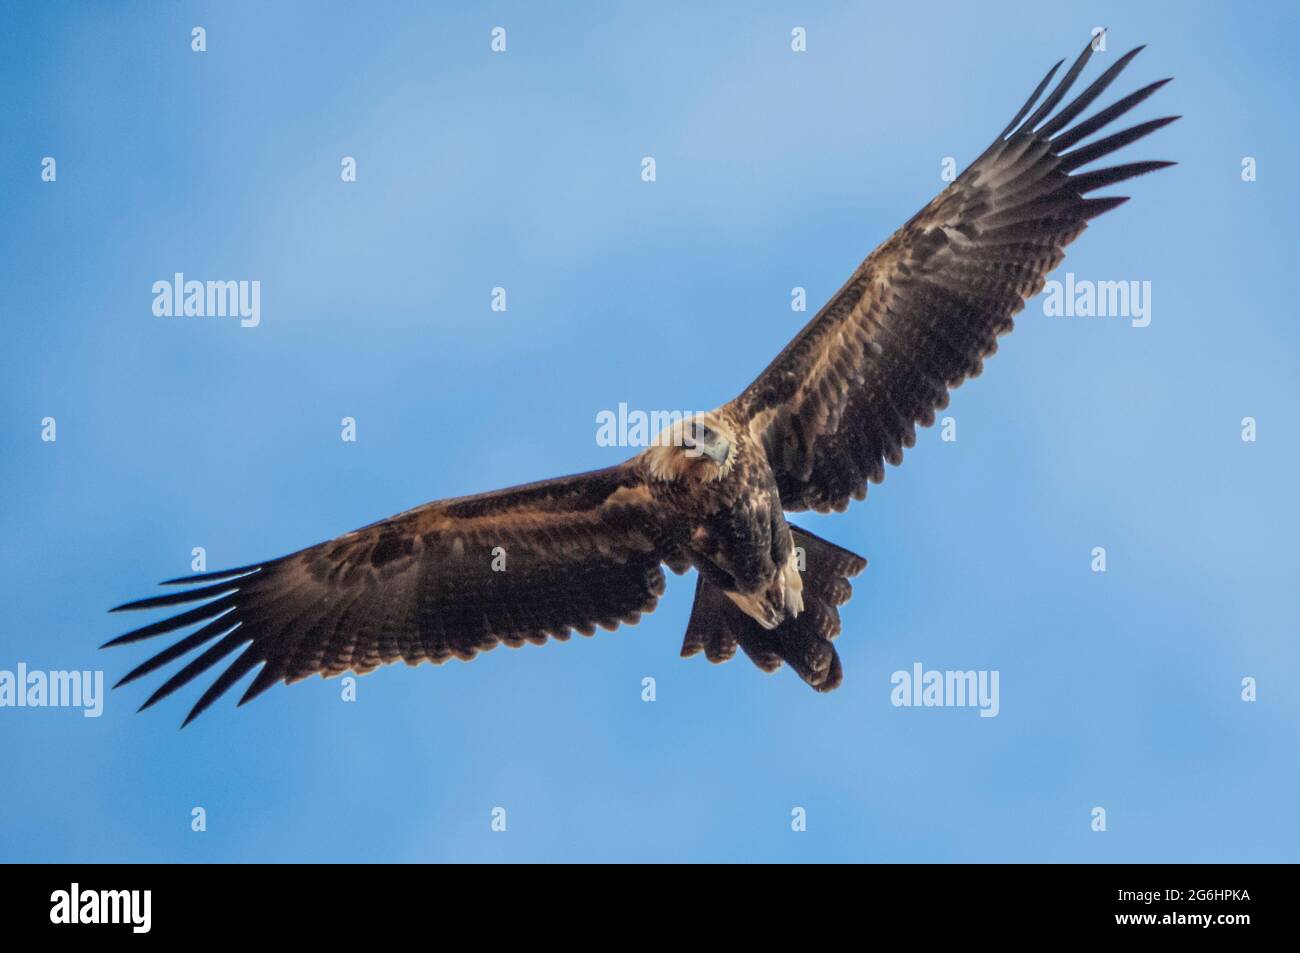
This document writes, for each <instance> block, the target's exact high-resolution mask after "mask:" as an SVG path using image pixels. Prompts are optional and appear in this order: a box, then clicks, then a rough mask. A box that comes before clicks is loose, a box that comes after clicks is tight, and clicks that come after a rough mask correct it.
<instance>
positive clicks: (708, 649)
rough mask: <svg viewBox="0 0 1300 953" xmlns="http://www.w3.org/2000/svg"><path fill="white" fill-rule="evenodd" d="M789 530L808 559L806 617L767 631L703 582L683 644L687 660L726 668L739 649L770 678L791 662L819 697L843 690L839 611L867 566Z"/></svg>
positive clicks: (831, 545)
mask: <svg viewBox="0 0 1300 953" xmlns="http://www.w3.org/2000/svg"><path fill="white" fill-rule="evenodd" d="M790 530H791V532H792V533H793V534H794V544H795V546H796V547H797V548H799V549H802V550H803V555H804V559H803V602H804V606H803V611H802V612H800V613H799V615H798V616H797V617H795V618H792V619H791V618H787V619H786V620H785V621H784V622H782V623H781V624H780V625H778V626H777V627H776V628H775V629H765V628H763V627H762V626H761V625H759V624H758V622H757V621H756V620H754V619H753V618H751V617H750V616H748V615H746V614H745V613H744V612H742V611H741V610H740V609H739V607H737V606H736V604H735V603H734V602H732V601H731V600H730V599H729V598H727V595H726V594H725V593H724V592H723V591H722V590H721V589H719V588H718V587H717V586H715V585H713V584H712V583H710V582H706V581H705V580H704V577H703V576H701V577H700V580H699V582H698V583H697V584H696V586H695V606H694V608H693V609H692V610H691V620H690V622H689V623H688V624H687V626H686V639H685V641H684V642H683V643H682V657H683V658H689V657H690V656H692V655H696V654H698V653H700V652H703V653H704V657H705V658H707V659H708V660H709V661H710V662H725V661H727V659H729V658H731V657H732V656H733V655H735V654H736V647H737V646H739V647H740V648H741V649H742V650H743V651H744V653H745V654H746V655H748V656H749V658H750V660H751V661H752V662H753V663H754V664H755V665H757V666H758V667H759V668H761V669H762V670H763V671H765V672H775V671H776V670H777V669H778V668H780V667H781V663H782V662H787V663H789V665H790V667H791V668H792V669H794V670H795V671H796V672H798V673H799V677H800V678H802V679H803V680H804V681H805V682H807V683H808V684H809V685H811V686H812V687H813V688H815V689H817V691H819V692H829V691H830V690H831V689H833V688H837V687H839V684H840V682H841V681H843V680H844V669H843V667H842V666H841V665H840V657H839V654H838V653H837V652H836V651H835V646H834V644H833V643H832V642H831V640H832V639H834V638H835V636H837V635H839V634H840V611H839V606H842V605H843V604H844V603H846V602H848V601H849V596H850V595H852V593H853V586H852V585H851V584H850V583H849V579H851V578H852V577H853V576H856V575H857V574H858V573H860V572H862V570H863V569H865V568H866V565H867V561H866V560H865V559H863V558H862V557H861V556H858V555H855V554H854V553H851V552H849V551H848V550H847V549H844V548H843V547H840V546H836V545H835V544H834V543H831V542H827V541H826V540H824V539H822V538H821V537H820V536H816V535H814V534H813V533H810V532H808V531H807V530H806V529H801V528H800V527H798V526H791V527H790Z"/></svg>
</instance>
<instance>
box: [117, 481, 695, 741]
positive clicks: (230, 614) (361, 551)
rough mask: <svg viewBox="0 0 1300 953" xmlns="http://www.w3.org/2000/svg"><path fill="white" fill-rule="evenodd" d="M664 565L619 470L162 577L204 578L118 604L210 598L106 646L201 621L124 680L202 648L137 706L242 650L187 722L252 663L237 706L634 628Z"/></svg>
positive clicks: (463, 501) (414, 513) (439, 506)
mask: <svg viewBox="0 0 1300 953" xmlns="http://www.w3.org/2000/svg"><path fill="white" fill-rule="evenodd" d="M664 559H668V561H669V562H670V564H671V563H674V562H675V561H676V558H675V557H673V556H672V552H671V544H669V543H668V542H667V541H666V537H665V536H664V535H663V533H662V531H661V526H660V524H659V522H658V521H657V520H656V515H655V509H654V505H653V503H652V501H651V499H650V495H649V492H648V490H647V489H646V487H645V486H644V485H643V484H642V483H641V482H640V479H639V477H637V476H636V473H635V471H634V470H633V469H631V468H630V467H627V466H617V467H611V468H608V469H605V470H597V471H593V472H591V473H584V474H580V475H578V476H572V477H562V478H559V479H555V480H547V481H543V482H541V483H533V484H529V485H527V486H520V487H513V488H511V489H507V490H499V491H497V492H493V493H485V494H482V495H479V496H470V497H463V498H460V499H454V500H443V501H438V502H434V503H428V504H426V505H424V506H421V507H418V508H416V509H413V510H409V511H407V512H405V513H401V514H398V515H397V516H393V517H391V518H389V519H386V520H383V521H381V522H378V523H374V524H372V525H370V526H367V527H365V528H364V529H359V530H357V531H356V532H353V533H348V534H346V535H344V536H340V537H338V538H337V539H333V540H330V541H329V542H327V543H321V544H319V545H317V546H312V547H310V548H309V549H304V550H302V551H301V552H297V553H293V554H292V555H289V556H284V557H282V558H280V559H274V560H271V561H269V562H265V563H260V564H257V565H253V566H245V567H243V568H241V569H234V570H228V571H226V572H214V573H206V574H203V575H198V576H190V577H188V578H184V579H176V580H171V582H170V583H167V584H181V585H187V584H194V583H198V584H201V585H199V586H198V588H191V589H188V590H186V591H184V592H178V593H174V594H169V595H164V596H157V597H154V598H150V599H141V600H139V601H137V602H130V603H127V604H126V605H123V606H119V607H118V609H115V610H114V611H120V610H123V609H153V608H159V607H163V606H166V607H171V606H177V605H182V604H184V603H190V602H197V601H200V600H210V601H207V602H205V604H203V605H201V606H199V607H198V608H195V609H190V610H189V611H186V612H182V613H181V614H179V615H176V616H173V617H171V618H168V619H164V620H162V621H160V622H155V623H153V624H151V625H146V626H144V627H142V628H139V629H136V630H134V631H132V632H128V633H126V634H125V635H122V636H119V637H118V638H116V639H113V640H112V641H111V642H109V643H107V644H108V645H120V644H123V643H126V642H136V641H138V640H140V639H146V638H150V637H152V636H156V635H162V634H164V633H169V632H175V631H177V630H180V629H183V628H185V627H187V626H192V625H201V627H200V628H199V629H198V630H197V631H195V632H193V633H192V634H190V635H187V636H185V637H184V638H182V639H180V641H178V642H176V643H175V644H174V645H172V646H170V647H168V648H166V649H164V650H163V651H162V652H160V653H158V654H157V655H155V656H154V657H153V658H151V659H149V660H148V661H146V662H144V663H143V664H142V665H140V666H139V667H137V668H136V669H134V670H133V671H132V672H130V673H129V674H128V675H126V677H125V678H123V679H122V680H121V682H119V683H118V684H119V685H121V684H124V683H126V682H130V681H133V680H134V679H137V678H139V677H140V676H142V675H145V674H147V673H149V672H152V671H154V670H155V669H157V668H159V667H161V666H163V665H165V664H167V663H168V662H171V661H173V660H175V659H178V658H180V657H181V656H182V655H185V654H186V653H188V652H191V651H194V650H196V649H199V648H200V647H202V646H204V645H206V644H207V643H209V642H212V643H213V644H212V645H210V646H208V648H207V649H206V650H205V651H204V652H203V653H202V654H201V655H199V656H198V657H197V658H195V659H194V660H193V661H191V662H190V663H189V664H188V665H186V666H185V667H184V668H182V669H181V670H180V671H178V672H176V674H175V675H173V676H172V677H171V678H170V679H169V680H168V681H167V682H166V683H165V684H163V685H162V687H161V688H159V689H158V690H157V691H156V692H154V694H153V695H152V696H150V698H149V699H148V701H146V702H145V703H144V705H143V706H142V708H147V707H149V706H150V705H152V704H153V703H154V702H156V701H158V700H159V699H161V698H164V697H166V696H167V695H170V694H171V693H172V692H173V691H175V690H176V689H177V688H179V687H181V686H182V685H184V684H186V683H188V682H189V681H191V680H193V679H195V678H197V677H198V676H199V675H201V674H202V673H204V672H205V671H207V670H208V669H210V668H212V667H213V666H214V665H217V664H218V663H219V662H221V661H222V660H223V659H225V658H227V657H228V656H230V655H231V654H232V653H234V652H236V651H237V650H239V649H240V648H243V651H242V653H240V654H239V655H238V656H236V657H235V659H234V661H233V662H231V663H230V665H229V666H228V667H227V668H226V669H225V670H224V671H223V672H222V673H221V674H220V675H219V676H218V677H217V679H216V680H215V681H214V682H213V683H212V685H211V686H210V687H209V688H208V689H207V691H205V692H204V693H203V695H202V697H200V698H199V700H198V702H197V704H195V706H194V708H193V710H192V711H191V712H190V714H189V716H188V717H187V718H186V719H185V723H186V724H188V723H189V722H190V721H191V720H193V719H194V717H195V716H196V715H198V714H199V713H200V712H202V711H203V710H204V709H205V708H207V707H208V706H209V705H210V704H212V702H214V701H215V700H216V699H217V698H218V697H219V696H220V695H221V694H222V693H223V692H225V691H226V690H227V689H229V688H230V686H231V685H233V684H234V683H235V682H236V681H238V680H239V679H240V678H241V677H242V676H244V675H246V674H248V673H249V672H251V671H252V670H253V669H254V668H256V667H257V666H258V665H261V666H262V669H261V671H260V672H259V673H258V674H257V676H256V677H255V678H254V679H253V681H252V683H251V684H250V685H249V687H248V690H247V691H246V692H245V693H244V696H243V698H242V699H241V700H240V704H243V703H244V702H246V701H249V700H250V699H252V698H254V697H255V696H257V695H259V694H261V693H262V692H263V691H265V690H266V689H267V688H269V687H270V686H271V685H273V684H274V683H275V682H277V681H280V680H283V681H284V682H285V683H290V682H294V681H297V680H298V679H302V678H306V677H307V676H308V675H310V674H312V673H314V672H319V673H321V674H322V675H336V674H339V673H341V672H343V671H346V670H348V669H351V670H352V671H354V672H358V673H361V672H368V671H370V670H371V669H374V668H376V667H377V666H379V665H383V664H386V663H388V662H394V661H396V660H398V659H402V660H404V661H405V662H407V663H408V664H410V665H416V664H419V663H420V662H421V661H423V660H425V659H429V660H430V661H433V662H437V663H441V662H443V661H446V660H447V659H449V658H451V657H452V656H455V657H457V658H461V659H466V660H468V659H471V658H473V657H474V656H475V655H476V654H477V653H478V652H480V651H486V650H488V649H491V648H493V647H495V646H496V645H497V643H498V642H505V643H506V644H507V645H511V646H519V645H522V644H523V643H525V642H533V643H537V644H540V643H542V642H545V641H546V639H547V637H548V636H551V637H554V638H557V639H567V638H568V637H569V630H570V629H577V630H578V631H579V632H581V633H582V634H584V635H591V634H593V633H594V632H595V628H596V626H601V627H603V628H606V629H614V628H616V627H617V626H618V625H619V623H623V622H627V623H631V622H635V621H637V619H638V618H640V616H641V614H642V613H644V612H650V611H651V610H652V609H654V607H655V603H656V601H657V600H658V597H659V596H660V594H662V592H663V589H664V574H663V570H662V568H661V561H663V560H664Z"/></svg>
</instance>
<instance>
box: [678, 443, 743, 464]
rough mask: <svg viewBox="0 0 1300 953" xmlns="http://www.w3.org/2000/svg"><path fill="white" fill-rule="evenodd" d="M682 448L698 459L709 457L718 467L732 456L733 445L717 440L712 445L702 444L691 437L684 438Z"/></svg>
mask: <svg viewBox="0 0 1300 953" xmlns="http://www.w3.org/2000/svg"><path fill="white" fill-rule="evenodd" d="M682 446H683V447H685V448H686V450H687V452H688V453H690V455H692V456H696V457H708V458H709V459H710V460H712V461H713V462H714V463H716V464H717V465H718V466H722V465H723V464H724V463H726V462H727V457H729V456H731V445H730V444H729V443H727V442H726V441H725V440H717V441H714V442H713V443H711V444H706V443H700V442H699V441H697V440H695V439H693V438H691V437H683V438H682Z"/></svg>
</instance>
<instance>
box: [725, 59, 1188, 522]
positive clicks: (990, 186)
mask: <svg viewBox="0 0 1300 953" xmlns="http://www.w3.org/2000/svg"><path fill="white" fill-rule="evenodd" d="M1140 49H1141V47H1139V48H1138V49H1137V50H1133V51H1132V52H1130V53H1127V54H1126V55H1124V56H1122V57H1120V58H1119V59H1118V60H1116V62H1115V63H1114V65H1112V66H1111V67H1110V68H1109V69H1107V70H1106V71H1105V72H1104V73H1103V74H1102V75H1101V76H1100V77H1099V78H1098V79H1097V80H1096V82H1094V83H1093V84H1092V85H1091V86H1089V87H1088V88H1087V89H1085V90H1084V91H1083V92H1082V93H1081V94H1080V95H1079V96H1078V98H1076V99H1075V100H1074V101H1072V102H1071V103H1069V105H1067V106H1064V107H1063V108H1062V109H1061V110H1060V111H1059V112H1057V113H1056V114H1055V115H1052V112H1053V110H1054V109H1055V108H1056V107H1057V105H1058V104H1059V103H1060V102H1061V100H1062V98H1063V97H1064V96H1065V94H1066V92H1067V91H1068V90H1069V89H1070V86H1071V85H1072V84H1073V83H1074V80H1075V79H1076V78H1077V77H1078V75H1079V74H1080V73H1081V72H1082V70H1083V67H1084V65H1085V64H1086V63H1087V62H1088V58H1089V56H1090V55H1091V53H1092V46H1091V44H1089V46H1088V47H1086V48H1085V49H1084V51H1083V53H1082V54H1081V55H1080V56H1079V58H1078V59H1077V60H1076V61H1075V63H1074V65H1073V66H1071V67H1070V69H1069V71H1068V72H1067V73H1066V75H1065V77H1064V78H1063V79H1062V80H1061V83H1060V85H1058V86H1057V87H1056V88H1055V89H1054V90H1053V91H1052V92H1051V93H1050V94H1049V95H1048V96H1047V98H1046V99H1044V100H1043V103H1042V105H1041V106H1039V107H1038V108H1037V109H1036V110H1035V111H1034V112H1033V114H1032V115H1028V114H1029V110H1030V109H1031V108H1033V105H1034V103H1035V102H1036V101H1037V100H1038V97H1039V96H1041V95H1042V93H1043V91H1044V90H1045V89H1046V88H1047V85H1048V83H1049V82H1050V81H1051V79H1052V77H1053V76H1054V75H1055V73H1056V70H1057V69H1058V68H1059V67H1060V65H1061V64H1060V63H1057V64H1056V66H1055V67H1053V68H1052V71H1051V72H1049V73H1048V74H1047V76H1046V77H1045V78H1044V79H1043V81H1042V82H1041V83H1040V84H1039V85H1038V88H1037V89H1036V90H1034V93H1033V95H1032V96H1031V97H1030V98H1029V101H1028V102H1027V103H1025V105H1024V106H1023V107H1022V108H1021V110H1020V112H1019V113H1017V115H1016V117H1015V119H1013V120H1012V121H1011V124H1010V125H1009V126H1007V128H1006V129H1005V130H1004V131H1003V133H1002V135H1001V136H999V137H998V138H997V139H996V140H995V141H994V142H993V144H992V145H991V146H989V148H988V149H987V150H986V151H985V152H984V154H983V155H981V156H980V157H979V158H978V159H976V160H975V161H974V162H973V163H972V164H971V166H970V168H968V169H966V170H965V171H964V172H963V173H962V174H961V175H960V176H959V177H958V178H957V179H956V181H954V182H953V183H952V184H951V185H950V186H948V188H946V189H944V190H943V192H941V193H940V194H939V195H938V196H937V197H936V198H935V199H934V200H933V201H932V202H930V204H929V205H927V206H926V207H925V208H924V209H922V210H921V211H920V212H919V213H917V215H916V216H914V217H913V218H912V220H911V221H909V222H907V224H905V225H904V226H903V227H902V228H900V229H899V230H898V231H897V232H896V233H894V235H893V236H892V237H891V238H890V239H889V240H888V241H886V242H885V243H884V244H882V245H881V246H880V247H879V248H877V249H876V250H875V251H874V252H872V253H871V255H870V256H869V257H868V258H867V259H866V261H864V262H863V263H862V264H861V266H859V268H858V270H857V271H856V272H855V273H854V274H853V276H852V277H851V278H850V279H849V281H848V283H847V284H845V285H844V287H843V288H841V289H840V290H839V292H837V293H836V295H835V296H834V297H833V298H832V299H831V300H830V301H829V302H827V304H826V306H825V307H823V308H822V309H821V311H819V312H818V313H817V315H816V317H814V318H813V319H812V320H811V321H810V322H809V323H808V325H807V326H806V327H804V329H803V330H802V331H800V332H799V334H798V335H797V336H796V337H795V339H794V340H793V341H791V342H790V344H789V346H787V347H786V348H785V350H784V351H782V352H781V353H780V355H778V356H777V358H776V360H774V361H773V362H772V363H771V365H769V366H768V368H767V369H766V370H765V371H763V373H762V374H761V375H759V377H758V379H757V380H755V381H754V383H753V384H751V385H750V386H749V387H748V388H747V389H746V390H745V392H744V393H743V394H741V395H740V397H738V398H737V399H736V400H735V401H733V402H732V406H733V407H734V408H735V409H736V410H737V411H738V413H739V415H740V416H741V417H742V418H743V419H746V420H748V421H749V427H750V432H751V433H752V434H754V436H755V437H756V438H757V439H758V440H760V441H761V442H762V443H763V445H764V446H765V447H766V449H767V455H768V459H769V461H770V463H771V465H772V469H773V471H774V473H775V475H776V481H777V487H778V489H779V490H780V493H781V502H782V503H783V504H784V505H785V507H786V509H788V510H805V509H814V510H819V511H823V512H824V511H827V510H842V509H844V508H845V507H846V506H847V505H848V502H849V500H850V499H858V500H860V499H862V498H863V497H864V496H866V492H867V482H868V481H871V482H874V483H879V482H880V481H881V480H882V479H883V478H884V464H885V463H891V464H894V465H897V464H899V463H901V462H902V459H903V448H905V447H910V446H912V445H913V444H914V443H915V442H916V425H917V424H918V423H920V424H922V425H925V426H928V425H930V424H932V423H933V422H934V415H935V411H936V410H939V409H942V408H943V407H945V406H946V405H947V403H948V391H949V389H950V388H953V387H956V386H957V385H958V384H960V383H961V382H962V381H963V380H965V379H966V378H968V377H974V376H975V375H977V374H978V373H979V372H980V369H981V367H982V366H983V362H984V359H985V358H986V357H988V356H989V355H990V354H992V353H993V352H994V351H995V350H996V348H997V338H998V335H1000V334H1004V333H1006V332H1007V331H1009V330H1011V318H1012V315H1014V314H1015V313H1016V312H1017V311H1019V310H1020V309H1021V308H1023V307H1024V305H1025V301H1026V300H1027V299H1029V298H1030V297H1032V296H1033V295H1035V294H1037V293H1038V292H1039V291H1040V290H1041V289H1042V287H1043V281H1044V279H1045V277H1046V276H1047V274H1048V272H1050V271H1051V270H1052V269H1053V268H1055V267H1056V266H1057V265H1058V264H1060V261H1061V259H1062V258H1063V257H1064V254H1065V251H1064V249H1065V246H1066V245H1068V244H1069V243H1070V242H1072V241H1074V239H1075V238H1077V237H1078V236H1079V235H1080V234H1081V233H1082V232H1083V230H1084V228H1086V227H1087V224H1088V221H1089V220H1090V219H1092V218H1094V217H1096V216H1097V215H1100V214H1101V213H1102V212H1105V211H1107V210H1109V209H1112V208H1114V207H1115V206H1116V205H1119V204H1120V203H1121V202H1123V201H1125V199H1123V198H1091V199H1090V198H1085V197H1084V196H1086V195H1088V194H1089V193H1090V192H1093V191H1095V190H1097V189H1100V188H1103V187H1105V186H1108V185H1112V184H1114V183H1116V182H1121V181H1123V180H1125V179H1128V178H1131V177H1133V176H1136V175H1141V174H1143V173H1144V172H1150V171H1152V170H1155V169H1159V168H1163V167H1164V166H1167V165H1171V164H1172V163H1169V162H1133V163H1129V164H1125V165H1115V166H1111V167H1109V168H1103V169H1097V170H1095V171H1078V170H1079V169H1081V167H1083V166H1086V165H1088V164H1089V163H1091V162H1093V161H1094V160H1096V159H1100V158H1102V157H1103V156H1107V155H1109V154H1110V153H1112V152H1114V151H1115V150H1116V149H1119V148H1120V147H1121V146H1125V145H1127V144H1128V143H1130V142H1133V141H1135V140H1137V139H1140V138H1141V137H1142V136H1145V135H1146V134H1147V133H1150V132H1153V131H1154V130H1156V129H1158V128H1160V127H1161V126H1163V125H1165V124H1166V123H1169V122H1172V121H1173V119H1175V118H1177V117H1168V118H1164V119H1154V120H1151V121H1149V122H1144V123H1139V124H1138V125H1136V126H1133V127H1132V128H1129V129H1125V130H1122V131H1120V132H1117V133H1115V134H1113V135H1111V136H1107V137H1105V138H1103V139H1099V140H1097V141H1095V142H1092V143H1089V144H1087V145H1079V143H1080V142H1082V141H1083V140H1084V139H1086V138H1087V137H1088V136H1091V135H1092V134H1093V133H1095V132H1097V131H1098V130H1100V129H1102V128H1103V127H1105V126H1106V125H1108V124H1109V123H1110V122H1112V121H1113V120H1115V119H1117V118H1118V117H1120V116H1122V115H1123V114H1124V113H1126V112H1128V111H1129V110H1130V109H1131V108H1133V107H1134V106H1136V105H1137V104H1138V103H1140V102H1142V100H1144V99H1146V98H1147V96H1149V95H1151V93H1153V92H1155V91H1156V90H1157V89H1158V88H1159V87H1161V86H1162V85H1164V83H1165V82H1168V80H1164V81H1161V82H1158V83H1152V84H1151V85H1149V86H1145V87H1143V88H1142V89H1139V90H1138V91H1137V92H1134V93H1131V94H1129V95H1128V96H1125V97H1124V98H1123V99H1120V100H1119V101H1118V102H1116V103H1115V104H1114V105H1112V106H1109V107H1107V108H1105V109H1102V110H1100V111H1099V112H1097V113H1096V114H1095V115H1093V116H1091V117H1089V118H1088V119H1085V120H1083V121H1081V122H1078V123H1075V119H1076V118H1077V117H1078V116H1079V115H1080V114H1081V113H1082V112H1083V111H1084V110H1085V109H1086V108H1088V106H1090V105H1091V104H1092V102H1093V101H1094V100H1095V99H1096V98H1097V97H1098V96H1099V95H1100V94H1101V93H1102V92H1103V91H1104V90H1105V89H1106V87H1107V86H1109V85H1110V83H1111V81H1112V80H1114V79H1115V77H1116V76H1117V75H1118V74H1119V72H1120V70H1122V69H1123V68H1124V67H1125V66H1126V65H1127V64H1128V62H1129V61H1130V60H1131V59H1132V58H1133V57H1134V56H1135V55H1136V54H1137V53H1138V51H1139V50H1140ZM1026 116H1028V118H1026ZM1021 120H1023V122H1022V121H1021Z"/></svg>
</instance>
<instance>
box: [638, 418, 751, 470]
mask: <svg viewBox="0 0 1300 953" xmlns="http://www.w3.org/2000/svg"><path fill="white" fill-rule="evenodd" d="M735 449H736V439H735V436H734V434H733V433H732V431H731V427H730V426H728V425H727V424H726V423H725V422H724V421H722V420H720V419H719V418H718V417H717V416H715V415H714V414H712V413H708V414H692V415H690V416H688V417H683V418H682V419H681V420H677V421H674V422H673V424H672V425H671V426H669V427H665V428H664V429H663V430H661V431H659V433H657V434H656V435H655V438H654V441H653V442H652V443H651V445H650V448H649V449H648V450H646V452H645V461H646V466H647V467H648V469H649V471H650V475H651V476H652V477H654V478H655V479H656V480H682V479H688V480H698V481H705V480H721V479H722V478H723V477H724V476H726V475H727V473H728V472H730V470H731V467H732V465H733V464H734V463H735V456H736V454H735Z"/></svg>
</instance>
